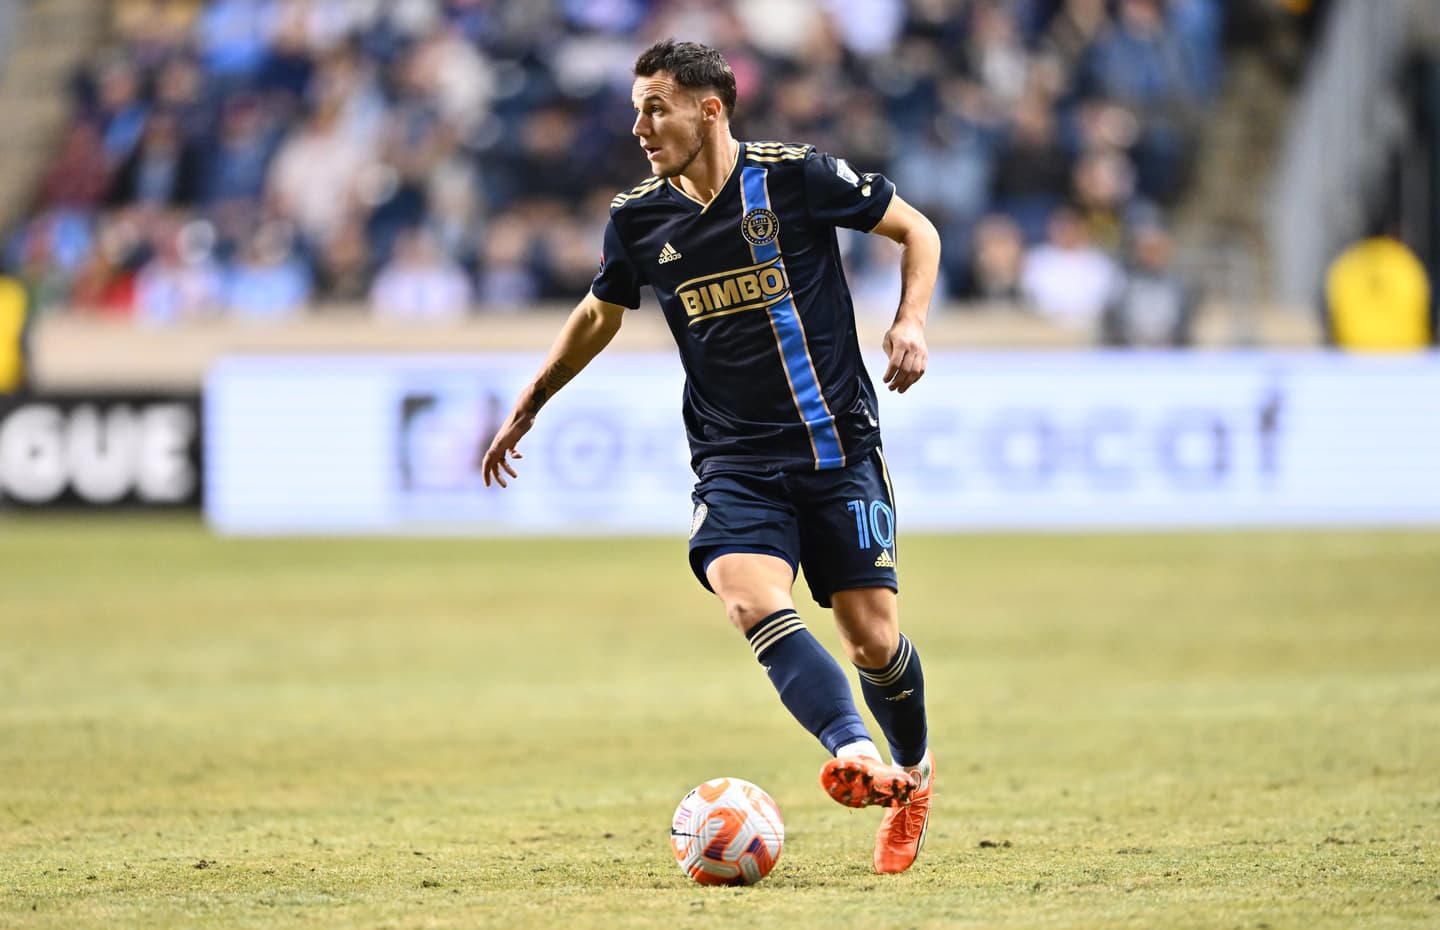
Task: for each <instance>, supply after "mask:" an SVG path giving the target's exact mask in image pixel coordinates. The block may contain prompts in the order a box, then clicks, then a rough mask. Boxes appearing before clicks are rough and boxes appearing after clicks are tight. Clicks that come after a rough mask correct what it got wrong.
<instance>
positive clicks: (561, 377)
mask: <svg viewBox="0 0 1440 930" xmlns="http://www.w3.org/2000/svg"><path fill="white" fill-rule="evenodd" d="M575 375H576V371H575V369H573V368H571V367H570V366H569V365H566V364H565V363H564V362H556V363H555V364H553V365H551V366H550V367H549V368H547V369H545V370H544V371H543V372H541V373H540V378H539V379H538V380H537V381H536V382H535V385H534V388H533V389H532V390H531V392H530V404H529V408H528V413H529V414H530V415H531V416H532V417H533V416H534V415H535V414H537V413H539V412H540V408H541V407H543V406H545V402H546V401H547V400H549V399H550V398H551V397H554V396H555V392H556V391H558V390H560V389H561V388H562V387H564V386H565V385H567V384H569V383H570V379H571V378H573V377H575Z"/></svg>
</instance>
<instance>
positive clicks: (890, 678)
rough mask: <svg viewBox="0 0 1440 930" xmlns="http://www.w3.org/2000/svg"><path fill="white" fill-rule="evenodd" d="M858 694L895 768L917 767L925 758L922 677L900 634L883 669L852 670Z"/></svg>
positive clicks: (912, 649) (917, 657) (917, 659)
mask: <svg viewBox="0 0 1440 930" xmlns="http://www.w3.org/2000/svg"><path fill="white" fill-rule="evenodd" d="M855 668H856V669H857V670H858V671H859V672H860V693H861V694H863V695H864V696H865V704H866V706H867V707H869V708H870V713H872V714H874V715H875V722H876V723H878V724H880V729H881V730H882V731H883V732H884V733H885V739H886V741H887V742H889V744H890V753H891V758H892V760H893V761H894V763H895V764H896V765H903V766H906V767H912V766H917V765H919V764H920V762H921V760H923V759H924V758H925V747H926V724H925V675H924V673H923V672H922V671H921V669H920V655H919V653H917V652H916V651H915V647H914V646H912V645H911V644H910V640H909V639H907V638H906V637H905V635H904V634H903V633H902V634H901V635H900V646H899V648H897V649H896V650H895V655H893V656H892V657H891V658H890V661H889V662H887V663H885V666H884V667H883V668H861V667H860V666H858V665H857V666H856V667H855Z"/></svg>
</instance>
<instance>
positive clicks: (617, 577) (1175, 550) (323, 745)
mask: <svg viewBox="0 0 1440 930" xmlns="http://www.w3.org/2000/svg"><path fill="white" fill-rule="evenodd" d="M901 556H902V561H901V576H902V581H903V582H904V584H905V590H904V592H903V594H902V605H903V611H904V615H905V626H906V628H907V629H908V631H909V632H910V634H911V636H912V638H913V639H914V641H915V643H916V645H917V647H918V649H919V650H920V653H921V655H922V657H923V660H924V665H925V669H926V672H927V677H928V682H929V683H928V689H929V697H930V709H931V715H932V719H931V733H932V745H933V746H934V747H935V749H936V751H937V755H938V760H939V772H940V774H939V778H938V798H937V801H936V812H935V815H934V821H933V825H932V828H931V832H930V839H929V844H928V845H927V847H926V850H925V853H924V855H923V856H922V857H921V860H920V862H919V863H918V864H917V865H916V867H915V868H914V869H913V870H912V871H911V872H910V873H908V874H905V875H902V876H894V877H883V878H882V877H880V876H876V875H873V874H871V872H870V870H869V858H870V842H871V837H872V834H873V830H874V826H875V824H876V822H877V820H878V814H877V813H876V812H875V811H848V810H845V809H843V808H840V807H838V806H836V805H835V804H833V803H832V802H831V801H829V800H828V799H827V798H825V797H824V795H823V794H822V793H821V791H820V789H819V787H818V786H817V783H816V777H815V776H816V773H817V771H818V769H819V767H820V764H821V763H822V762H823V761H824V753H823V751H822V750H821V749H820V747H819V746H818V745H817V744H815V743H814V742H813V741H812V740H811V738H810V737H809V736H808V735H806V734H804V733H803V732H802V731H800V730H799V728H798V727H797V726H796V725H795V724H794V723H792V722H791V721H790V719H789V718H788V717H787V716H786V715H785V713H784V711H783V710H782V709H781V707H780V705H779V701H778V700H777V699H776V698H775V696H774V694H773V692H772V691H771V690H770V686H769V684H768V682H767V681H766V680H765V677H764V673H763V672H762V670H761V669H760V668H759V667H758V665H757V664H756V663H755V662H754V660H753V659H752V658H751V656H750V654H749V650H748V649H747V648H746V647H745V645H744V643H743V641H742V640H740V638H739V637H738V635H736V634H734V633H733V632H732V631H730V630H729V629H728V627H727V625H726V624H725V622H724V620H723V618H722V617H721V615H720V612H719V610H718V608H717V607H716V605H715V604H714V603H712V601H711V600H710V599H709V598H708V595H705V594H704V593H703V592H702V591H701V590H700V589H699V588H698V587H697V586H695V584H694V583H693V581H692V580H691V579H690V577H689V575H688V572H687V570H686V568H685V565H684V544H683V541H682V540H659V541H656V540H622V541H614V540H607V541H600V542H582V541H545V540H448V541H438V540H431V541H421V540H391V541H370V540H354V541H334V540H301V541H296V540H283V541H276V540H240V541H237V540H217V539H215V538H213V537H211V536H210V535H209V534H208V533H207V532H206V531H205V530H204V529H203V528H202V527H201V526H199V525H198V524H197V523H194V522H191V521H188V520H174V521H161V522H152V521H143V522H142V521H139V520H119V521H112V522H96V521H93V520H88V519H76V520H51V519H45V520H33V519H24V520H16V519H10V520H7V521H5V522H3V523H0V580H3V584H0V927H6V928H11V927H24V928H30V927H43V928H76V927H144V928H172V927H173V928H182V927H183V928H191V927H207V928H208V927H214V928H222V927H223V928H247V927H282V926H297V927H364V928H384V927H397V928H398V927H406V928H410V927H414V928H420V927H456V928H462V927H464V928H471V927H496V928H526V927H546V928H552V927H564V928H610V927H642V928H674V927H682V928H683V927H694V928H732V927H733V928H740V927H744V928H772V927H773V928H803V927H822V926H823V927H846V928H850V927H854V928H867V930H868V928H940V927H947V928H948V927H972V926H975V927H978V926H1003V927H1016V928H1020V927H1026V928H1030V927H1042V928H1045V927H1104V928H1116V927H1137V928H1139V927H1156V928H1162V927H1197V928H1200V927H1205V928H1282V927H1304V928H1309V927H1335V928H1341V927H1344V928H1351V927H1437V926H1440V533H1436V532H1406V533H1400V532H1396V533H1314V534H1280V533H1253V534H1197V535H1173V536H1167V535H1135V536H1094V537H1091V536H1039V537H1008V536H972V537H928V538H914V537H912V538H910V539H908V540H906V541H905V542H904V543H903V544H902V553H901ZM802 590H803V589H802ZM801 612H802V614H803V615H804V616H805V617H806V619H807V620H808V621H809V622H810V624H811V626H812V628H813V629H815V630H816V631H817V633H818V634H819V635H820V636H821V639H822V641H824V642H826V643H827V645H830V646H832V647H835V646H836V639H835V636H834V634H833V629H832V627H831V625H830V621H829V619H828V617H826V616H825V614H824V613H823V612H821V611H820V610H818V609H817V608H815V607H814V606H813V605H808V604H802V608H801ZM722 774H730V775H738V776H740V777H743V778H747V779H750V780H752V781H755V782H757V783H759V784H761V785H762V786H764V787H765V788H767V789H768V790H769V791H770V792H771V793H772V794H773V795H774V796H775V798H776V800H777V801H778V802H779V804H780V806H781V809H782V810H783V811H784V813H785V817H786V826H787V833H788V837H787V846H786V849H785V853H784V855H783V856H782V858H781V861H780V864H779V865H778V866H777V867H776V870H775V872H774V873H773V874H772V875H771V876H770V877H769V878H768V879H766V880H765V881H764V882H763V883H761V884H760V885H758V886H756V887H754V888H750V889H724V888H722V889H705V888H700V887H697V886H694V885H691V884H689V882H688V881H687V880H686V879H685V878H684V877H683V876H682V875H681V873H680V871H679V870H678V869H677V868H676V866H675V865H674V863H673V861H672V860H671V858H670V854H669V850H668V846H667V837H666V834H667V830H668V826H669V819H670V814H671V812H672V810H673V808H674V805H675V803H676V802H677V801H678V800H679V798H680V796H681V795H682V794H683V793H684V792H685V791H686V790H687V789H688V788H689V787H691V786H692V785H693V784H694V783H696V782H698V781H700V780H702V779H704V778H707V777H711V776H716V775H722Z"/></svg>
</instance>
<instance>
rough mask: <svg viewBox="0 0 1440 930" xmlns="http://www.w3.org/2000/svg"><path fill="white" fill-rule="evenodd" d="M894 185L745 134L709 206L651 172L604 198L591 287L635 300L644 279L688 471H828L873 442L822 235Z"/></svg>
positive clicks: (882, 199) (855, 225)
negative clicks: (681, 377) (678, 410)
mask: <svg viewBox="0 0 1440 930" xmlns="http://www.w3.org/2000/svg"><path fill="white" fill-rule="evenodd" d="M894 193H895V187H894V185H893V184H891V183H890V181H889V180H887V179H886V178H884V177H882V176H880V175H877V174H859V173H857V172H856V171H855V170H854V169H853V168H851V167H850V166H849V165H848V164H847V163H846V162H845V161H844V160H843V159H839V158H835V157H833V156H831V155H826V154H823V153H820V152H817V151H815V149H814V148H813V147H811V146H807V145H790V144H785V143H778V142H747V143H742V144H741V146H740V152H739V155H738V158H737V159H736V164H735V166H734V168H733V169H732V170H731V173H730V177H729V178H728V179H727V180H726V182H725V184H724V186H723V187H722V188H721V189H720V193H719V194H717V195H716V197H715V199H714V200H713V201H711V202H710V203H709V204H708V205H702V204H700V203H699V202H697V201H696V200H694V199H693V198H690V197H687V196H686V195H685V194H683V193H681V192H680V190H678V188H677V187H676V186H675V185H673V184H671V183H669V182H668V181H666V180H664V179H662V178H650V179H649V180H647V181H645V182H644V183H642V184H640V185H639V186H637V187H635V188H632V189H631V190H630V191H628V192H626V193H623V194H620V195H619V196H617V197H616V198H615V199H614V201H612V203H611V207H610V223H609V225H608V226H607V227H606V229H605V246H604V256H603V260H602V263H601V266H600V271H599V272H598V273H597V274H596V276H595V280H594V283H593V284H592V285H591V291H592V293H594V295H595V296H596V297H598V298H599V299H601V300H603V301H606V302H608V303H613V304H619V305H621V306H624V307H629V308H631V309H634V308H636V307H638V306H639V305H640V288H641V287H642V286H644V285H649V286H650V287H651V288H653V289H654V291H655V295H656V297H657V298H658V299H659V301H660V306H661V308H662V309H663V310H664V313H665V319H666V322H667V323H668V324H669V326H670V331H671V333H672V334H673V335H674V337H675V342H676V345H678V346H679V349H680V357H681V360H682V362H683V364H684V368H685V374H686V384H685V399H684V413H685V429H686V432H687V434H688V436H689V440H690V450H691V464H692V466H693V467H694V469H695V472H696V474H697V475H699V476H701V477H704V476H706V475H708V474H712V473H716V472H720V471H727V470H734V471H749V472H755V471H759V472H788V471H805V470H811V471H813V470H820V469H830V468H841V467H843V466H845V465H847V464H851V463H855V462H859V461H862V460H863V459H864V458H865V457H866V456H867V455H868V454H869V453H870V452H872V451H873V450H874V449H875V448H876V447H877V446H878V445H879V443H880V433H879V422H878V417H879V414H878V405H877V403H876V397H875V388H874V385H873V384H872V383H871V381H870V377H869V375H868V373H867V372H866V371H865V366H864V363H863V362H862V360H861V357H860V347H859V344H858V342H857V340H856V335H855V311H854V306H853V304H852V303H851V299H850V289H849V287H848V286H847V285H846V283H845V277H844V273H843V271H842V269H841V263H840V249H839V246H838V244H837V242H836V239H835V229H836V227H839V226H846V227H850V228H852V229H861V230H865V231H869V230H871V229H873V228H874V227H875V225H876V224H878V223H879V222H880V220H881V218H882V217H883V216H884V215H885V210H886V208H887V207H888V206H889V205H890V200H891V198H892V197H893V196H894Z"/></svg>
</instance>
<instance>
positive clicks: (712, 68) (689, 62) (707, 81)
mask: <svg viewBox="0 0 1440 930" xmlns="http://www.w3.org/2000/svg"><path fill="white" fill-rule="evenodd" d="M660 71H666V72H668V73H669V74H670V76H671V77H673V78H675V83H676V84H679V85H680V86H681V87H684V88H685V89H687V90H713V91H715V96H717V97H719V98H720V102H721V103H722V104H724V106H725V116H726V117H727V118H728V117H731V116H734V115H735V72H734V71H731V70H730V63H729V62H727V61H726V60H725V56H724V55H721V54H720V53H719V52H717V51H716V50H715V49H713V48H711V47H710V46H708V45H701V44H700V43H699V42H676V41H675V40H674V39H662V40H660V41H659V42H656V43H655V44H654V45H652V46H650V47H649V48H647V49H646V50H645V51H643V52H641V53H640V57H639V58H637V59H635V76H636V77H650V76H651V75H652V74H656V73H658V72H660Z"/></svg>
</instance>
